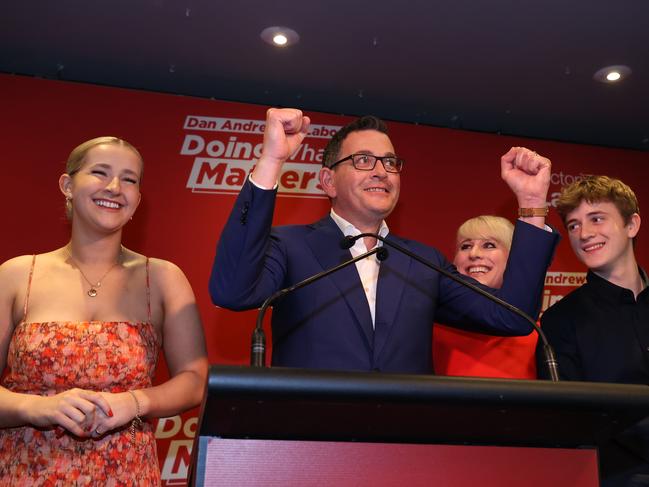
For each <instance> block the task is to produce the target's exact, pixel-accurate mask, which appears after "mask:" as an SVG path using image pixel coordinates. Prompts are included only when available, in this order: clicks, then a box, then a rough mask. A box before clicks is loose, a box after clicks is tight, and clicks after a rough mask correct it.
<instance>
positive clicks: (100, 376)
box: [0, 256, 160, 487]
mask: <svg viewBox="0 0 649 487" xmlns="http://www.w3.org/2000/svg"><path fill="white" fill-rule="evenodd" d="M35 262H36V256H34V259H33V261H32V267H31V271H30V274H29V283H28V287H27V295H26V298H25V304H24V311H23V320H22V321H21V322H20V323H19V324H18V325H17V326H16V328H15V330H14V333H13V336H12V338H11V342H10V344H9V350H8V354H7V367H6V369H7V370H6V374H5V376H4V378H3V380H2V386H3V387H6V388H7V389H9V390H11V391H13V392H18V393H26V394H38V395H43V396H49V395H54V394H57V393H59V392H63V391H66V390H68V389H72V388H74V387H78V388H81V389H89V390H94V391H104V392H124V391H128V390H131V389H142V388H147V387H151V384H152V380H153V375H154V373H155V368H156V362H157V358H158V352H159V350H160V344H159V343H158V341H159V340H158V337H157V334H156V331H155V329H154V327H153V324H152V323H151V303H150V289H149V261H148V259H147V262H146V291H147V292H146V294H147V310H148V320H147V321H146V322H128V321H115V322H113V321H110V322H106V321H84V322H57V321H52V322H46V323H29V322H27V321H26V318H27V312H28V305H29V291H30V288H31V282H32V275H33V271H34V264H35ZM128 426H129V424H127V425H125V426H124V427H122V428H121V429H119V430H115V431H113V432H109V433H108V434H106V435H104V436H102V437H101V438H97V439H94V438H78V437H76V436H73V435H72V434H70V433H68V432H67V431H66V432H65V434H63V436H61V437H60V438H57V435H56V431H55V430H54V429H41V428H33V427H30V426H22V427H18V428H6V429H0V486H28V485H29V486H32V485H42V486H55V485H56V486H58V485H61V486H67V485H75V486H85V485H93V486H95V485H102V486H115V487H117V486H135V485H137V486H157V485H160V469H159V467H158V459H157V453H156V445H155V437H154V434H153V430H152V426H151V424H150V423H148V422H145V423H144V426H143V428H142V429H141V430H136V436H135V443H133V441H132V439H131V436H130V433H129V429H128Z"/></svg>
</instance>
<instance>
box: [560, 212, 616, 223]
mask: <svg viewBox="0 0 649 487" xmlns="http://www.w3.org/2000/svg"><path fill="white" fill-rule="evenodd" d="M596 215H609V212H608V211H605V210H596V211H589V212H588V213H586V218H588V217H591V216H596ZM574 222H579V220H578V219H577V218H571V219H570V220H568V221H566V225H570V224H571V223H574Z"/></svg>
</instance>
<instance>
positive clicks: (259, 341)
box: [250, 242, 388, 367]
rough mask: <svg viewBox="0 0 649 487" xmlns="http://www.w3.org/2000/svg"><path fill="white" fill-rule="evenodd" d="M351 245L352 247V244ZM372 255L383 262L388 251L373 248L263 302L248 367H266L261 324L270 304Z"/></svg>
mask: <svg viewBox="0 0 649 487" xmlns="http://www.w3.org/2000/svg"><path fill="white" fill-rule="evenodd" d="M352 245H354V244H353V242H352ZM350 247H351V245H350ZM347 248H349V247H347ZM374 254H376V258H377V259H378V260H379V261H384V260H385V259H387V258H388V249H386V248H385V247H375V248H373V249H372V250H370V251H368V252H365V253H364V254H361V255H358V256H356V257H354V258H353V259H349V260H346V261H345V262H343V263H341V264H338V265H337V266H335V267H332V268H331V269H327V270H325V271H322V272H318V273H317V274H315V275H314V276H311V277H307V278H306V279H304V280H303V281H300V282H298V283H297V284H293V285H292V286H289V287H287V288H284V289H280V290H279V291H277V292H276V293H275V294H273V295H271V296H270V297H269V298H268V299H266V301H264V303H263V304H262V305H261V308H259V314H258V315H257V324H256V325H255V329H254V331H253V332H252V343H251V350H250V365H251V366H252V367H265V366H266V334H265V333H264V325H263V323H264V315H265V314H266V310H267V309H268V307H269V306H270V305H271V304H273V303H274V302H275V301H276V300H278V299H279V298H281V297H282V296H284V295H286V294H288V293H290V292H293V291H295V290H296V289H300V288H302V287H304V286H308V285H309V284H311V283H313V282H315V281H318V280H320V279H322V278H323V277H327V276H328V275H329V274H333V273H334V272H337V271H339V270H340V269H342V268H344V267H347V266H348V265H351V264H353V263H355V262H358V261H359V260H363V259H364V258H366V257H369V256H370V255H374Z"/></svg>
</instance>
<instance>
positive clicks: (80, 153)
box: [65, 135, 144, 220]
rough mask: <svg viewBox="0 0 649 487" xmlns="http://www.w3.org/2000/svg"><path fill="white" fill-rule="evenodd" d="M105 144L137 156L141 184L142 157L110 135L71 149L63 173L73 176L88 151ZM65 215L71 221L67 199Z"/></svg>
mask: <svg viewBox="0 0 649 487" xmlns="http://www.w3.org/2000/svg"><path fill="white" fill-rule="evenodd" d="M107 144H108V145H118V146H120V147H126V148H127V149H130V150H132V151H133V152H134V153H135V154H136V155H137V157H138V159H140V162H141V163H142V170H141V172H140V183H142V176H143V174H144V159H142V155H141V154H140V152H139V151H138V150H137V149H136V148H135V147H134V146H133V145H132V144H131V143H129V142H127V141H125V140H124V139H120V138H119V137H113V136H110V135H108V136H103V137H95V138H94V139H90V140H86V141H85V142H82V143H81V144H79V145H78V146H76V147H75V148H74V149H72V152H70V155H69V156H68V160H67V162H66V163H65V172H66V173H67V174H68V176H70V177H72V176H74V175H75V174H76V173H77V172H79V170H80V169H81V168H82V167H83V163H84V162H85V160H86V156H87V155H88V152H90V149H93V148H95V147H97V146H98V145H107ZM65 215H66V216H67V218H68V220H71V219H72V201H71V200H70V199H67V198H66V200H65Z"/></svg>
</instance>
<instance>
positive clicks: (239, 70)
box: [0, 0, 649, 151]
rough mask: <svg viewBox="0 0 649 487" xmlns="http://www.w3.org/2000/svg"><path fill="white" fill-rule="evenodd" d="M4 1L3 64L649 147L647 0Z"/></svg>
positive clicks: (116, 82)
mask: <svg viewBox="0 0 649 487" xmlns="http://www.w3.org/2000/svg"><path fill="white" fill-rule="evenodd" d="M1 1H2V13H1V14H0V72H5V73H17V74H24V75H33V76H39V77H44V78H53V79H62V80H70V81H81V82H89V83H96V84H100V85H108V86H119V87H127V88H137V89H144V90H152V91H158V92H166V93H178V94H183V95H193V96H199V97H212V98H216V99H220V100H232V101H241V102H248V103H258V104H262V105H272V106H296V107H299V108H302V109H304V110H307V111H308V110H314V111H323V112H330V113H344V114H348V115H362V114H368V113H372V114H375V115H378V116H380V117H383V118H385V119H387V120H397V121H405V122H415V123H420V124H427V125H433V126H441V127H454V128H462V129H468V130H476V131H482V132H490V133H503V134H511V135H524V136H529V137H537V138H547V139H555V140H563V141H569V142H579V143H588V144H596V145H605V146H613V147H625V148H633V149H637V150H643V151H649V0H543V1H533V0H491V1H486V0H484V1H481V0H445V1H443V2H442V1H437V0H402V1H399V2H398V1H392V0H390V1H381V0H373V1H372V0H346V1H342V0H302V1H295V0H265V1H259V0H238V1H231V2H225V1H216V0H212V1H208V0H112V1H107V0H91V1H88V0H57V1H53V0H1ZM273 25H282V26H288V27H291V28H292V29H294V30H296V31H297V32H298V33H299V35H300V42H299V43H298V44H296V45H294V46H292V47H288V48H284V49H278V48H275V47H272V46H269V45H267V44H265V43H264V42H263V41H262V40H261V39H260V33H261V31H262V30H263V29H264V28H266V27H269V26H273ZM617 64H624V65H628V66H629V67H630V68H631V69H632V71H633V72H632V75H631V76H630V77H629V78H628V79H627V80H625V81H623V82H621V83H619V84H617V85H610V84H604V83H600V82H597V81H594V80H593V74H594V73H595V71H597V70H598V69H599V68H601V67H603V66H607V65H617ZM0 113H1V112H0Z"/></svg>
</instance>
